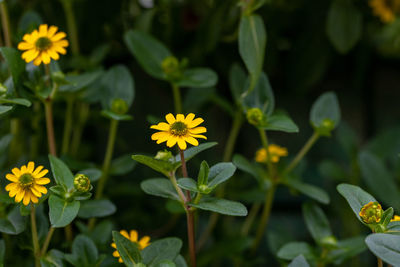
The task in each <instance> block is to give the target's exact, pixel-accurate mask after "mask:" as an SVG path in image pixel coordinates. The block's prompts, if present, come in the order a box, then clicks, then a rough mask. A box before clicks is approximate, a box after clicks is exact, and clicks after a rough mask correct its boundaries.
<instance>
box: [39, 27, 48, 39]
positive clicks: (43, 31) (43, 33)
mask: <svg viewBox="0 0 400 267" xmlns="http://www.w3.org/2000/svg"><path fill="white" fill-rule="evenodd" d="M39 36H40V37H44V36H47V24H42V25H40V26H39Z"/></svg>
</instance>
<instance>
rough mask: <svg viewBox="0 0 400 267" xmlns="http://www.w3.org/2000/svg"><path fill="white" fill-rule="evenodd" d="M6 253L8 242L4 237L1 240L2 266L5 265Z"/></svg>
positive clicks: (0, 263) (0, 259) (0, 261)
mask: <svg viewBox="0 0 400 267" xmlns="http://www.w3.org/2000/svg"><path fill="white" fill-rule="evenodd" d="M5 254H6V244H5V242H4V240H3V239H1V240H0V266H1V267H3V266H4V256H5Z"/></svg>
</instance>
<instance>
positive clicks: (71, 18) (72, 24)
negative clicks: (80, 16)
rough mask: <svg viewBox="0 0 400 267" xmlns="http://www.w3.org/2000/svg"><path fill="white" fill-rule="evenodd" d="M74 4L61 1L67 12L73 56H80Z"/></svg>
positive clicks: (64, 0) (68, 0)
mask: <svg viewBox="0 0 400 267" xmlns="http://www.w3.org/2000/svg"><path fill="white" fill-rule="evenodd" d="M73 2H74V1H71V0H63V1H61V3H62V6H63V8H64V12H65V17H66V20H67V25H68V38H69V40H70V42H71V50H72V54H74V55H75V56H76V55H78V54H79V41H78V29H77V27H76V19H75V13H74V9H73V6H72V4H73Z"/></svg>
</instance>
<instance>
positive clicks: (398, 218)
mask: <svg viewBox="0 0 400 267" xmlns="http://www.w3.org/2000/svg"><path fill="white" fill-rule="evenodd" d="M390 221H391V222H400V216H399V215H394V217H393V219H391V220H390Z"/></svg>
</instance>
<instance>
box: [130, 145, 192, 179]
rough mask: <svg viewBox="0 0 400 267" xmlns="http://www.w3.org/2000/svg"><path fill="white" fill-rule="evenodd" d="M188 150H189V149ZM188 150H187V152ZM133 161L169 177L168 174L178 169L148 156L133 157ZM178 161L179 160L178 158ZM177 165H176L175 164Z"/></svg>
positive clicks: (167, 162)
mask: <svg viewBox="0 0 400 267" xmlns="http://www.w3.org/2000/svg"><path fill="white" fill-rule="evenodd" d="M189 149H190V148H189ZM189 149H188V150H189ZM132 159H133V160H136V161H137V162H139V163H142V164H144V165H146V166H148V167H150V168H152V169H153V170H155V171H158V172H160V173H162V174H164V175H165V176H167V177H169V173H170V172H171V171H172V170H173V169H174V168H175V169H177V168H178V167H179V166H180V165H179V166H178V167H175V166H174V165H173V164H172V163H171V162H169V161H165V160H160V159H155V158H152V157H149V156H144V155H133V156H132ZM179 160H180V158H179ZM175 164H177V163H175Z"/></svg>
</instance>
